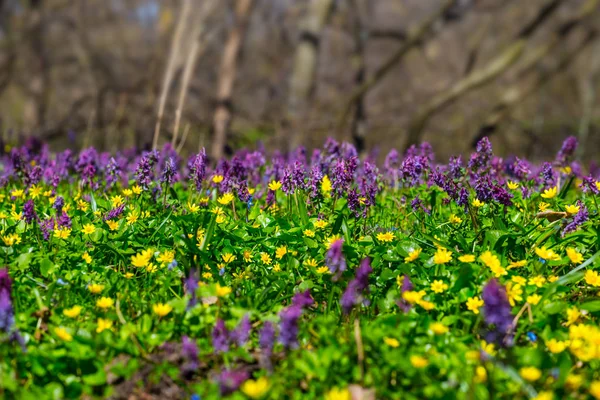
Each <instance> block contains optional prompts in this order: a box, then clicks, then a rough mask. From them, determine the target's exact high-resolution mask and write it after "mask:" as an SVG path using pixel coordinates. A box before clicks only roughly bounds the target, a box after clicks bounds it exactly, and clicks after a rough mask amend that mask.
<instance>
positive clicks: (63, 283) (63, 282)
mask: <svg viewBox="0 0 600 400" xmlns="http://www.w3.org/2000/svg"><path fill="white" fill-rule="evenodd" d="M56 283H57V284H59V285H61V286H67V285H68V283H67V282H65V281H63V280H62V278H58V279H57V280H56Z"/></svg>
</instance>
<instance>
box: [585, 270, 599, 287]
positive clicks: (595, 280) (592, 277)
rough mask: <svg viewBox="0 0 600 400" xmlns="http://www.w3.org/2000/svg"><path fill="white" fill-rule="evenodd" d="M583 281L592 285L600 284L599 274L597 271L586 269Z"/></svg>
mask: <svg viewBox="0 0 600 400" xmlns="http://www.w3.org/2000/svg"><path fill="white" fill-rule="evenodd" d="M584 278H585V283H587V284H588V285H592V286H600V275H598V272H596V271H593V270H591V269H588V270H587V271H585V276H584Z"/></svg>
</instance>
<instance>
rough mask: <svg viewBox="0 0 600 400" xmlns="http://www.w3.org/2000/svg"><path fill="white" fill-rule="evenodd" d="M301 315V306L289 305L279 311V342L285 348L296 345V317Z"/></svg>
mask: <svg viewBox="0 0 600 400" xmlns="http://www.w3.org/2000/svg"><path fill="white" fill-rule="evenodd" d="M301 315H302V307H300V306H297V305H291V306H289V307H286V308H284V309H283V310H281V312H280V313H279V318H280V319H281V322H280V324H279V342H280V343H281V344H283V345H284V346H285V347H286V348H288V349H290V348H296V347H298V319H299V318H300V316H301Z"/></svg>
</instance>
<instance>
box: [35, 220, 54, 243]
mask: <svg viewBox="0 0 600 400" xmlns="http://www.w3.org/2000/svg"><path fill="white" fill-rule="evenodd" d="M38 225H39V227H40V230H41V231H42V237H43V238H44V240H46V241H48V239H50V234H51V233H52V231H53V230H54V218H48V219H46V220H43V221H39V222H38Z"/></svg>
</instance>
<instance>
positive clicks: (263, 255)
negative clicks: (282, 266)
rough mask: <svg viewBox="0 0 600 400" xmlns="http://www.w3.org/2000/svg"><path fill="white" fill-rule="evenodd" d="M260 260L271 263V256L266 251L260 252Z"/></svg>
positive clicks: (266, 263)
mask: <svg viewBox="0 0 600 400" xmlns="http://www.w3.org/2000/svg"><path fill="white" fill-rule="evenodd" d="M260 261H262V263H263V264H265V265H271V262H272V259H271V256H270V255H269V254H267V253H265V252H262V253H260Z"/></svg>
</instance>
